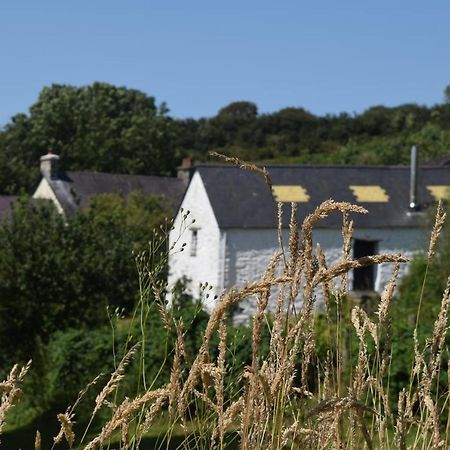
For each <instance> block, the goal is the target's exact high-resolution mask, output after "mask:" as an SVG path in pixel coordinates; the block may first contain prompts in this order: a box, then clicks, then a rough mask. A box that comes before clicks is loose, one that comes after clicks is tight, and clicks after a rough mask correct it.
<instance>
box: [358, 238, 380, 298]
mask: <svg viewBox="0 0 450 450" xmlns="http://www.w3.org/2000/svg"><path fill="white" fill-rule="evenodd" d="M376 254H377V242H376V241H365V240H362V239H355V240H354V241H353V257H354V258H355V259H358V258H362V257H364V256H370V255H376ZM375 277H376V267H375V266H374V265H373V266H367V267H361V268H359V269H355V270H354V271H353V290H354V291H374V290H375Z"/></svg>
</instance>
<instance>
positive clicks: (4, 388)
mask: <svg viewBox="0 0 450 450" xmlns="http://www.w3.org/2000/svg"><path fill="white" fill-rule="evenodd" d="M30 367H31V360H30V361H28V363H27V364H25V365H24V366H22V367H21V368H20V369H19V365H18V364H15V365H14V367H13V368H12V369H11V371H10V373H9V375H8V376H7V377H6V380H5V381H2V382H0V392H1V403H0V434H1V433H2V430H3V427H4V425H5V417H6V413H7V412H8V411H9V410H10V409H11V408H12V407H13V406H14V405H15V404H16V403H17V401H19V399H20V397H21V396H22V389H21V388H20V386H21V385H22V382H23V380H24V378H25V375H26V374H27V373H28V371H29V370H30Z"/></svg>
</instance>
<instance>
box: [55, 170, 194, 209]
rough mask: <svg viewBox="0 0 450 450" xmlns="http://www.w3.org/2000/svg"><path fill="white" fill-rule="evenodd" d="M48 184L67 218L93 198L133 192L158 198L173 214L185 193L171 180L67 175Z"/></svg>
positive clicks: (145, 177)
mask: <svg viewBox="0 0 450 450" xmlns="http://www.w3.org/2000/svg"><path fill="white" fill-rule="evenodd" d="M48 181H49V183H50V186H51V187H52V189H53V192H54V193H55V195H56V197H57V199H58V201H59V202H60V204H61V206H62V207H63V209H64V211H65V212H66V213H68V214H73V213H74V212H75V211H76V209H77V208H79V207H84V206H86V205H87V204H88V202H89V200H90V198H91V197H92V196H93V195H98V194H107V193H115V194H119V195H123V196H125V197H127V196H128V195H130V194H131V193H132V192H135V191H139V192H142V193H143V194H144V195H157V196H160V197H162V198H163V201H164V202H165V203H166V205H167V206H168V207H169V208H171V209H173V210H176V208H178V206H179V204H180V202H181V198H182V196H183V193H184V191H185V185H184V183H183V182H182V181H181V180H180V179H178V178H174V177H157V176H146V175H120V174H110V173H100V172H71V171H70V172H62V173H60V176H59V178H58V179H48Z"/></svg>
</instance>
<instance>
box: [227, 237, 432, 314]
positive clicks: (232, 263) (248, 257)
mask: <svg viewBox="0 0 450 450" xmlns="http://www.w3.org/2000/svg"><path fill="white" fill-rule="evenodd" d="M354 238H355V239H362V240H369V241H377V247H378V248H377V253H401V254H402V255H404V256H406V257H411V256H413V255H414V253H416V252H417V251H419V250H420V249H423V248H425V246H426V241H427V234H426V233H425V231H423V230H419V229H412V228H402V229H361V230H355V232H354ZM283 239H284V242H286V243H287V240H288V236H287V231H286V232H285V233H284V238H283ZM314 241H315V243H320V245H321V247H322V248H323V249H324V251H325V254H326V259H327V264H328V265H330V264H332V263H333V262H336V261H338V260H339V259H340V258H341V254H342V234H341V231H340V230H333V229H317V230H315V232H314ZM286 246H287V244H286ZM277 249H278V243H277V233H276V231H275V230H267V229H263V230H258V229H229V230H227V238H226V252H225V267H226V270H225V279H224V287H225V288H229V287H231V286H243V285H244V284H245V283H247V282H249V281H255V280H257V279H258V278H260V277H261V276H262V275H263V274H264V270H265V267H266V266H267V264H268V262H269V260H270V258H271V257H272V256H273V255H274V253H275V252H276V251H277ZM392 270H393V266H392V264H381V265H379V266H377V267H376V269H375V274H376V275H375V290H376V291H377V292H380V293H381V292H382V290H383V287H384V286H385V284H386V283H387V282H388V281H389V279H390V277H391V276H392ZM406 272H407V265H406V264H405V265H402V268H401V272H400V277H401V276H404V275H405V273H406ZM348 279H349V288H350V289H351V286H352V274H351V273H350V274H349V277H348ZM318 295H319V297H320V291H318ZM319 300H320V299H319ZM253 310H254V301H253V300H249V301H247V302H244V303H241V305H240V312H239V313H238V314H237V316H236V320H237V321H243V320H245V317H248V316H249V315H250V314H251V313H252V312H253Z"/></svg>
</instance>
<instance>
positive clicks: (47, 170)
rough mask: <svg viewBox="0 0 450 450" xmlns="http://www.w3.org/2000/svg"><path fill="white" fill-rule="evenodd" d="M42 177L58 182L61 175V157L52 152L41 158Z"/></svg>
mask: <svg viewBox="0 0 450 450" xmlns="http://www.w3.org/2000/svg"><path fill="white" fill-rule="evenodd" d="M40 167H41V173H42V176H43V177H45V178H47V179H49V180H56V179H57V178H58V175H59V156H58V155H55V154H54V153H52V151H51V150H49V151H48V153H47V154H46V155H44V156H41V164H40Z"/></svg>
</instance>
